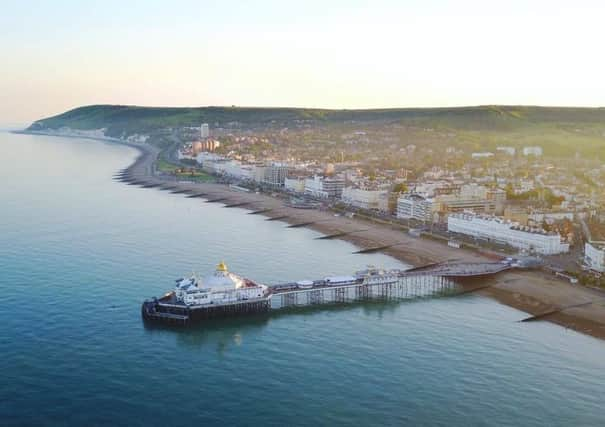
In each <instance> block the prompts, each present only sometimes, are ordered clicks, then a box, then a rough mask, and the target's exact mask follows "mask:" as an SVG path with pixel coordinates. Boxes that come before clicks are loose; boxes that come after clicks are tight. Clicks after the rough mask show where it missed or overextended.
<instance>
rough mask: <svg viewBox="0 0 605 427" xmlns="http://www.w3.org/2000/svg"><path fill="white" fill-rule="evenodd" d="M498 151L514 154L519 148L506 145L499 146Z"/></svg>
mask: <svg viewBox="0 0 605 427" xmlns="http://www.w3.org/2000/svg"><path fill="white" fill-rule="evenodd" d="M496 151H499V152H501V153H504V154H507V155H509V156H514V155H515V153H516V152H517V150H516V149H515V147H505V146H500V147H497V148H496Z"/></svg>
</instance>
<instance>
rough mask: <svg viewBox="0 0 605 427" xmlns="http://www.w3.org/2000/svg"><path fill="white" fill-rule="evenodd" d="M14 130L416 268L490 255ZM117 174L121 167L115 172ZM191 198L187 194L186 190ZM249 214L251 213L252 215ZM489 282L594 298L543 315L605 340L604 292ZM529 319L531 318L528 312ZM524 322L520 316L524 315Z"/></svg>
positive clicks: (149, 159) (521, 304) (533, 297)
mask: <svg viewBox="0 0 605 427" xmlns="http://www.w3.org/2000/svg"><path fill="white" fill-rule="evenodd" d="M15 133H22V134H29V135H47V136H60V137H71V138H85V139H93V140H98V141H103V142H110V143H116V144H121V145H126V146H129V147H132V148H135V149H137V150H138V151H139V153H140V154H139V155H138V156H137V158H136V159H135V160H134V162H133V163H132V164H130V165H128V166H127V167H125V168H124V169H123V170H121V171H119V172H120V173H122V174H123V175H124V177H125V180H126V182H128V181H135V182H136V183H138V184H140V185H157V187H154V188H156V189H157V188H160V189H161V187H162V186H166V185H168V184H169V185H170V190H171V191H173V192H175V191H179V192H181V191H182V192H190V193H192V194H199V193H204V195H203V196H200V197H202V198H203V199H206V200H213V199H221V200H217V202H220V203H223V204H225V205H227V206H228V205H236V206H233V207H238V208H243V209H247V210H250V211H251V212H253V211H262V212H258V214H260V215H264V216H266V217H267V219H270V218H276V219H277V218H279V220H280V221H282V222H285V223H288V224H290V225H293V224H299V225H300V226H301V227H305V228H310V229H313V230H315V231H317V232H319V233H322V234H323V235H324V236H327V235H332V234H337V233H350V234H345V235H339V236H334V238H337V239H340V240H345V241H348V242H350V243H352V244H353V245H355V246H356V247H358V248H360V249H370V248H377V247H381V246H389V245H395V246H392V247H389V248H386V249H381V250H377V252H381V253H384V254H386V255H389V256H392V257H393V258H395V259H397V260H399V261H402V262H404V263H407V264H411V265H412V266H419V265H422V264H427V263H432V262H438V261H444V260H447V259H457V260H467V261H481V260H485V259H487V258H486V257H485V255H483V254H481V253H478V252H476V251H472V250H469V249H455V248H450V247H448V246H447V245H444V244H443V243H442V242H437V241H434V240H431V239H427V238H418V237H412V236H410V235H409V234H408V233H405V232H403V231H402V230H401V229H400V228H397V227H394V226H389V225H387V224H381V223H378V222H374V221H369V220H366V219H361V218H357V217H355V218H345V217H343V216H334V213H333V212H332V211H319V210H315V209H297V208H292V207H289V206H284V204H283V200H281V199H278V198H275V197H272V196H269V195H266V194H256V193H254V192H252V191H251V192H241V191H236V190H233V189H231V188H229V187H228V186H227V185H226V184H216V183H193V182H185V181H179V180H178V179H176V178H174V179H170V178H168V177H160V176H157V175H155V173H154V167H153V165H154V162H155V160H156V158H157V155H158V154H159V152H160V150H159V149H157V148H156V147H154V146H151V145H148V144H144V143H142V144H136V143H132V142H127V141H122V140H119V139H115V138H102V137H93V136H86V135H78V134H73V135H64V134H59V133H50V132H31V131H20V132H15ZM116 172H118V171H116ZM183 195H185V196H187V195H188V194H186V193H185V194H183ZM251 212H248V213H251ZM481 280H482V281H483V282H486V281H487V282H488V284H489V285H490V286H489V287H488V288H485V289H482V290H480V291H477V293H479V294H481V295H483V296H486V297H489V298H492V299H494V300H496V301H498V302H499V303H501V304H504V305H507V306H509V307H512V308H515V309H517V310H520V311H523V312H526V313H528V314H529V315H536V314H540V313H543V312H546V311H549V310H553V309H556V308H560V307H568V306H573V305H578V304H582V303H585V302H587V301H592V304H590V305H584V306H581V307H574V308H569V309H565V310H562V311H560V312H557V313H554V314H552V315H549V316H547V317H545V318H544V320H547V321H550V322H552V323H555V324H557V325H560V326H563V327H565V328H566V329H572V330H574V331H577V332H580V333H583V334H586V335H590V336H592V337H595V338H599V339H605V292H603V291H600V290H597V289H592V288H587V287H582V286H580V285H571V284H570V283H568V282H565V281H563V280H562V279H560V278H557V277H555V276H554V275H552V274H549V273H546V272H544V271H509V272H503V273H499V274H498V275H497V276H495V277H492V278H488V279H481ZM523 317H526V316H523ZM519 320H521V317H520V319H519Z"/></svg>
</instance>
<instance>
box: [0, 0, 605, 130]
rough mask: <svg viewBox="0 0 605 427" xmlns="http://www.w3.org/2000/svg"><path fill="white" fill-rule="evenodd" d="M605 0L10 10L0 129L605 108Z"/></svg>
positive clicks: (48, 5)
mask: <svg viewBox="0 0 605 427" xmlns="http://www.w3.org/2000/svg"><path fill="white" fill-rule="evenodd" d="M604 25H605V1H603V0H599V1H582V0H574V1H569V0H566V1H558V0H550V1H546V0H544V1H542V0H523V1H521V0H519V1H517V0H508V1H489V0H452V1H446V0H441V1H440V0H433V1H431V0H408V1H406V0H399V1H380V0H375V1H355V0H347V1H340V0H338V1H333V0H322V1H315V0H305V1H287V0H281V1H253V0H249V1H230V0H222V1H216V2H209V1H208V2H207V1H200V0H198V1H195V0H191V1H187V0H183V1H176V0H172V1H153V0H140V1H138V0H120V1H114V0H104V1H87V0H79V1H75V0H74V1H67V0H65V1H60V0H53V1H50V0H49V1H42V0H41V1H33V0H19V1H16V0H2V2H1V3H0V53H1V54H2V64H1V67H0V122H1V123H19V122H28V121H32V120H34V119H37V118H40V117H44V116H49V115H54V114H57V113H60V112H63V111H64V110H67V109H69V108H73V107H76V106H80V105H86V104H97V103H104V104H105V103H112V104H140V105H170V106H182V105H194V106H198V105H232V104H235V105H241V106H304V107H329V108H371V107H407V106H452V105H478V104H542V105H578V106H603V105H605V82H604V79H605V48H604V40H605V32H604V30H603V28H604Z"/></svg>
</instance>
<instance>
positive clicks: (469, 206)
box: [435, 194, 496, 214]
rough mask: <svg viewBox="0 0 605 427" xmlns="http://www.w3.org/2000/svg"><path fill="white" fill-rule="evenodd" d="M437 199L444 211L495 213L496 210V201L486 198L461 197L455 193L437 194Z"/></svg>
mask: <svg viewBox="0 0 605 427" xmlns="http://www.w3.org/2000/svg"><path fill="white" fill-rule="evenodd" d="M435 200H436V201H437V202H438V203H439V204H440V210H442V211H444V212H464V211H468V210H470V211H473V212H482V213H490V214H493V213H494V212H495V211H496V202H495V201H494V200H489V199H486V198H478V197H461V196H456V195H453V194H445V195H442V196H437V197H436V198H435Z"/></svg>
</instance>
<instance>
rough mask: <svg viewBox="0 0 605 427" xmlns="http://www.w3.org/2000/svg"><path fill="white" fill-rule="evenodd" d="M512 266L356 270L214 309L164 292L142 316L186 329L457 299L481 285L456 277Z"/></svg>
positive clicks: (289, 284)
mask: <svg viewBox="0 0 605 427" xmlns="http://www.w3.org/2000/svg"><path fill="white" fill-rule="evenodd" d="M512 268H516V267H514V266H513V265H512V263H509V262H477V263H461V262H443V263H434V264H429V265H425V266H422V267H417V268H411V269H408V270H398V269H395V270H388V271H387V270H378V269H375V268H373V267H372V268H368V269H367V270H364V271H360V272H357V273H356V274H355V276H344V277H326V278H323V279H316V280H302V281H298V282H287V283H278V284H274V285H269V286H268V287H267V290H266V292H265V294H264V295H263V296H262V297H260V298H255V299H249V300H237V301H232V302H228V303H220V304H214V305H212V304H204V305H185V304H183V303H179V302H177V301H176V300H175V295H174V292H170V293H168V294H166V295H164V296H163V297H162V298H160V299H155V298H154V299H153V300H147V301H145V302H144V303H143V306H142V314H143V318H144V319H146V320H153V321H159V322H162V323H166V324H170V325H188V324H189V323H190V322H194V321H198V320H203V319H208V318H214V317H231V316H238V315H245V314H253V313H265V312H270V311H272V310H281V309H287V308H291V307H307V306H314V305H321V304H325V305H330V304H332V305H333V304H346V303H353V302H361V301H366V300H390V299H416V298H429V297H439V296H445V295H457V294H460V295H462V294H466V293H469V292H473V291H476V290H479V289H483V288H485V287H486V286H479V287H476V288H474V289H472V290H470V291H469V290H468V289H466V290H465V289H463V288H461V287H460V285H459V282H458V280H459V279H462V278H465V277H484V276H490V275H494V274H498V273H500V272H502V271H505V270H509V269H512Z"/></svg>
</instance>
